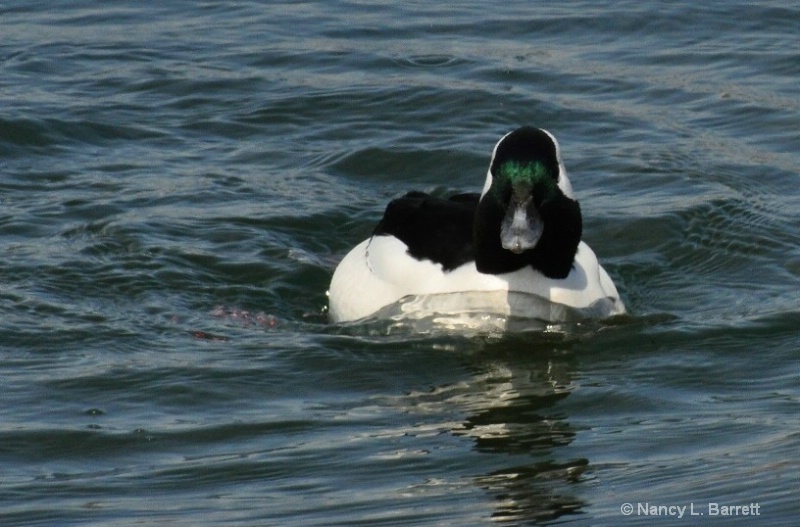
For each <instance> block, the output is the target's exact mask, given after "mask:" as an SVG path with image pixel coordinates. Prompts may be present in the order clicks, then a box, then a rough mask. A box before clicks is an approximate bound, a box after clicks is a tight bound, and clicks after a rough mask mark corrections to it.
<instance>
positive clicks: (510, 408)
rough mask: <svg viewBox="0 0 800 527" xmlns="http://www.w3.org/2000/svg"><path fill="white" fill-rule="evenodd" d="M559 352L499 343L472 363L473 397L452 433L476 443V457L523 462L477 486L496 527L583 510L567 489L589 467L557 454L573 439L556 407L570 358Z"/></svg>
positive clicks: (565, 390)
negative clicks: (488, 499) (491, 506)
mask: <svg viewBox="0 0 800 527" xmlns="http://www.w3.org/2000/svg"><path fill="white" fill-rule="evenodd" d="M558 347H559V346H557V347H556V348H555V349H554V348H553V347H552V345H551V344H550V343H547V342H530V341H528V342H525V339H519V340H516V341H509V342H498V343H496V344H494V345H492V346H490V347H488V349H487V350H486V351H485V352H484V353H481V354H480V355H479V356H477V357H475V359H474V362H473V368H474V370H475V379H476V380H477V379H479V382H478V383H477V385H476V389H477V390H476V392H477V393H476V397H475V398H474V401H473V404H472V405H471V408H470V409H471V413H470V415H469V417H468V418H467V419H466V420H465V421H464V423H463V425H462V427H461V428H460V429H456V430H454V431H453V432H454V433H455V434H457V435H463V436H467V437H470V438H471V439H473V440H474V442H475V448H476V449H477V450H478V451H480V452H486V453H493V454H504V455H509V454H511V455H513V456H514V458H520V459H519V461H520V463H515V464H513V465H510V466H506V467H501V468H498V469H497V470H495V471H492V472H490V473H488V474H486V475H483V476H478V477H476V478H475V483H476V484H477V485H479V486H480V487H482V488H484V489H485V490H486V491H487V492H489V494H490V495H491V496H492V497H493V498H494V500H495V503H496V505H495V506H496V511H495V513H494V514H493V519H495V520H496V521H498V522H509V523H515V524H525V523H539V522H541V521H546V520H552V519H554V518H558V517H560V516H562V515H564V514H570V513H577V512H579V511H580V509H581V508H582V507H583V506H584V503H583V502H582V501H581V500H580V499H578V498H577V497H576V496H574V494H573V492H572V490H573V489H572V488H571V486H572V485H573V484H574V483H576V482H578V481H580V479H581V476H582V474H583V472H584V471H585V470H586V467H587V466H588V464H589V461H588V460H587V459H566V460H565V459H562V456H560V455H559V452H558V449H559V447H563V446H565V445H568V444H569V443H571V442H572V440H573V439H574V437H575V433H576V432H575V430H574V429H573V427H572V426H570V424H569V422H568V420H567V416H566V415H565V414H564V413H563V412H561V411H559V409H558V406H557V403H558V402H559V401H561V400H563V399H564V398H566V397H568V396H569V394H570V392H571V390H572V388H573V385H572V375H571V372H572V371H573V369H574V364H573V363H574V358H572V356H571V355H570V354H569V353H568V352H567V351H566V350H563V349H562V350H559V349H558ZM537 348H541V349H537ZM481 395H482V396H481Z"/></svg>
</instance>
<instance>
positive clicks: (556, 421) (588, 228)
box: [0, 1, 800, 526]
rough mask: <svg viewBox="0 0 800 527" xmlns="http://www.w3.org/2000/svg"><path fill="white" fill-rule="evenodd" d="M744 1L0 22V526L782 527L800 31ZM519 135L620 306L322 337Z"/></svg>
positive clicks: (798, 436)
mask: <svg viewBox="0 0 800 527" xmlns="http://www.w3.org/2000/svg"><path fill="white" fill-rule="evenodd" d="M751 4H752V3H750V2H739V1H729V2H718V3H714V4H707V3H691V4H684V5H682V4H677V3H671V4H668V5H667V4H655V3H652V4H651V3H647V2H622V3H620V2H612V3H603V2H588V1H582V2H572V3H567V4H563V5H561V4H559V5H555V4H547V5H544V4H542V5H533V4H531V3H529V2H504V3H502V4H499V3H498V4H497V5H495V6H491V5H487V4H486V2H462V3H460V4H459V5H458V6H456V7H450V6H445V5H435V6H434V5H433V4H427V3H412V4H398V5H383V4H381V3H377V2H336V3H331V2H287V3H275V2H270V3H259V2H245V1H233V2H226V3H216V2H162V3H160V4H157V5H155V4H153V5H145V4H143V3H141V2H115V3H113V5H112V4H108V5H106V4H103V5H102V6H98V4H96V3H95V2H82V1H65V2H59V3H58V5H57V6H55V5H51V4H49V3H39V2H21V1H11V2H5V3H4V4H3V6H2V7H0V21H2V26H1V27H2V39H0V202H1V203H2V208H1V209H0V240H1V241H2V247H3V258H2V260H1V261H0V276H2V287H1V288H0V314H1V316H2V319H1V320H2V322H0V354H1V355H0V356H1V357H2V360H1V361H0V375H2V380H3V394H2V406H0V416H1V417H2V419H1V420H0V463H1V464H2V471H0V523H2V524H3V525H6V526H13V525H20V526H23V525H24V526H33V525H47V526H50V525H54V526H56V525H57V526H69V525H81V526H84V525H97V526H101V525H102V526H105V525H114V526H122V525H134V524H135V525H159V526H161V525H187V526H189V525H191V526H198V525H201V526H202V525H214V526H220V525H225V526H236V525H241V526H256V525H258V526H263V525H303V526H310V525H321V526H322V525H382V526H385V525H404V526H408V525H420V526H421V525H425V526H430V525H493V524H500V525H537V524H543V525H555V524H558V525H651V524H659V525H707V524H708V525H710V524H715V525H717V524H718V525H755V524H756V523H761V522H765V523H764V524H765V525H766V524H768V525H787V526H788V525H795V524H796V522H797V517H798V515H799V514H800V507H798V505H797V500H796V494H797V489H798V483H799V482H800V479H799V478H798V470H799V469H800V463H798V461H797V452H798V448H799V447H800V433H799V432H798V419H797V415H798V408H799V407H798V401H799V400H800V381H799V379H800V375H799V374H800V369H798V345H799V344H800V329H798V328H800V302H798V294H797V293H798V284H800V234H798V230H797V225H798V222H799V221H800V212H799V209H798V208H797V205H796V204H797V202H798V198H799V197H800V191H798V188H799V187H798V185H797V173H798V168H799V167H800V154H798V145H800V132H798V122H800V120H799V119H800V97H798V89H797V79H798V78H799V77H800V61H798V55H799V54H800V44H798V40H797V29H798V26H797V20H799V19H800V10H799V9H798V8H797V6H796V5H795V4H794V3H792V2H788V1H773V2H760V3H758V5H751ZM520 124H531V125H536V126H542V127H545V128H547V129H549V130H550V131H552V132H553V133H554V134H555V135H556V137H558V138H559V140H560V142H561V145H562V150H563V154H564V158H565V162H566V164H567V168H568V170H569V172H570V174H571V179H572V183H573V186H574V187H575V191H576V194H577V196H578V198H579V199H580V201H581V206H582V209H583V212H584V225H585V228H584V230H585V239H586V241H587V242H588V243H589V244H590V245H591V246H592V247H593V248H594V250H595V251H596V252H597V254H598V255H599V256H600V259H601V261H602V263H603V265H604V267H605V268H606V269H607V270H608V271H609V272H610V274H611V275H612V276H613V278H614V280H615V282H616V284H617V286H618V288H619V289H620V292H621V293H622V295H623V297H624V299H625V301H626V304H627V306H628V308H629V310H630V311H631V313H632V314H631V316H629V317H622V318H621V319H619V320H613V321H609V322H605V323H597V324H588V325H585V324H584V325H571V326H569V327H567V328H563V329H564V331H562V332H554V333H543V332H538V331H528V332H519V333H513V334H508V335H505V336H500V335H466V334H464V335H460V334H457V333H446V332H438V333H437V332H433V333H427V334H415V333H413V332H409V331H403V330H402V329H400V330H397V329H396V328H394V327H390V326H386V325H381V324H373V325H366V326H363V327H349V326H345V327H337V326H333V325H329V324H327V323H326V320H325V315H324V313H323V311H322V310H323V308H324V306H325V303H326V297H325V290H326V288H327V284H328V281H329V279H330V276H331V273H332V271H333V268H334V266H335V264H336V262H337V261H338V260H339V259H340V258H341V257H342V256H343V255H344V254H345V253H346V251H347V250H348V249H349V248H350V247H352V246H354V245H355V244H356V243H358V242H359V241H360V240H362V239H363V238H364V237H365V236H366V235H367V234H368V233H369V232H370V230H371V228H372V226H373V225H374V223H375V221H376V220H377V219H378V218H379V217H380V215H381V213H382V210H383V207H384V206H385V204H386V202H387V201H388V200H389V199H391V198H393V197H396V196H398V195H400V194H402V193H404V192H405V191H407V190H410V189H419V190H424V191H432V192H437V193H445V192H450V191H476V190H477V189H479V188H480V186H481V185H482V183H483V175H484V174H485V170H486V166H487V163H488V158H489V154H490V152H491V148H492V146H493V145H494V143H495V141H496V140H497V139H498V138H499V137H500V136H501V135H502V134H504V133H505V132H507V131H509V130H511V129H512V128H514V127H516V126H517V125H520ZM625 503H630V504H631V505H632V506H633V507H634V509H633V513H632V514H631V515H629V516H624V515H623V514H622V512H621V507H622V506H623V504H625ZM709 503H718V504H720V505H734V506H736V505H740V506H744V505H747V506H749V505H750V504H754V505H755V504H757V505H758V508H757V509H756V508H750V509H748V512H758V513H759V517H758V518H753V517H751V516H742V515H739V516H732V517H725V518H723V517H711V516H710V514H711V513H712V512H714V510H716V509H714V508H713V506H710V505H709ZM690 505H693V506H694V512H696V513H699V512H702V513H704V515H703V516H690V515H689V511H690V510H691V509H688V508H687V509H685V512H684V514H685V516H684V517H683V518H680V519H679V518H677V516H667V517H659V518H653V517H652V516H649V515H647V514H645V512H648V513H649V512H650V509H647V508H645V509H643V510H642V509H640V507H645V506H656V507H657V506H663V507H664V508H663V509H661V510H663V511H664V514H669V511H670V509H668V507H669V506H673V509H671V510H672V512H673V513H674V514H677V509H676V507H683V506H686V507H688V506H690ZM658 510H659V509H657V508H656V512H658ZM731 510H735V509H731ZM738 511H739V513H740V514H741V513H742V511H743V509H741V508H740V509H738ZM754 520H757V521H754Z"/></svg>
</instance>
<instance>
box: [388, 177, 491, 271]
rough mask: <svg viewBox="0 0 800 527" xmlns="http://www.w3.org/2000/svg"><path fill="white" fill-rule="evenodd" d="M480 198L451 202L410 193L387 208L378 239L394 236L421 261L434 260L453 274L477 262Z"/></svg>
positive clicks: (455, 198)
mask: <svg viewBox="0 0 800 527" xmlns="http://www.w3.org/2000/svg"><path fill="white" fill-rule="evenodd" d="M479 199H480V195H479V194H473V193H470V194H456V195H455V196H451V197H450V198H449V199H442V198H435V197H433V196H430V195H428V194H425V193H424V192H409V193H408V194H406V195H405V196H403V197H402V198H398V199H396V200H394V201H392V202H391V203H389V205H388V206H387V207H386V212H384V214H383V219H381V221H380V223H378V226H377V227H375V232H373V235H374V236H382V235H383V236H394V237H396V238H398V239H399V240H401V241H402V242H403V243H405V244H406V245H407V246H408V253H409V254H410V255H411V256H413V257H414V258H416V259H418V260H430V261H432V262H434V263H438V264H441V265H442V267H443V268H444V270H445V271H451V270H453V269H455V268H457V267H459V266H461V265H463V264H465V263H467V262H470V261H472V260H474V259H475V249H474V244H473V220H474V218H475V209H476V208H477V206H478V200H479Z"/></svg>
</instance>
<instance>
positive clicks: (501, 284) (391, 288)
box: [328, 126, 625, 324]
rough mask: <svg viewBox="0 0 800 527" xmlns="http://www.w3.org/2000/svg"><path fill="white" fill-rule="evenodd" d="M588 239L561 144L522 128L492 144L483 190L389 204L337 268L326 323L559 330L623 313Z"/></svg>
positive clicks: (415, 196)
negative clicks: (524, 325)
mask: <svg viewBox="0 0 800 527" xmlns="http://www.w3.org/2000/svg"><path fill="white" fill-rule="evenodd" d="M582 234H583V220H582V216H581V209H580V205H579V203H578V201H577V200H576V199H575V196H574V193H573V189H572V185H571V183H570V180H569V178H568V177H567V172H566V169H565V168H564V163H563V161H562V158H561V150H560V147H559V144H558V141H557V140H556V138H555V136H553V134H551V133H550V132H548V131H546V130H544V129H541V128H535V127H532V126H523V127H520V128H517V129H515V130H513V131H511V132H509V133H507V134H505V135H504V136H503V137H501V138H500V140H499V141H498V142H497V144H496V145H495V147H494V149H493V151H492V156H491V160H490V162H489V169H488V171H487V173H486V180H485V182H484V185H483V189H482V191H481V192H480V193H457V194H454V195H451V196H449V197H438V196H433V195H430V194H428V193H425V192H420V191H411V192H408V193H406V194H405V195H404V196H402V197H399V198H397V199H394V200H393V201H391V202H390V203H389V204H388V206H387V207H386V210H385V212H384V214H383V217H382V218H381V220H380V221H379V222H378V224H377V226H376V227H375V228H374V230H373V232H372V235H371V236H370V237H369V238H367V239H366V240H364V241H362V242H361V243H359V244H358V245H356V246H355V247H354V248H353V249H352V250H350V251H349V252H348V253H347V255H346V256H345V257H344V258H343V259H342V260H341V262H340V263H339V264H338V266H337V267H336V269H335V271H334V273H333V276H332V278H331V282H330V287H329V288H328V316H329V319H330V320H331V322H334V323H348V322H358V321H364V320H369V319H381V318H391V319H398V318H412V319H413V318H423V317H431V316H432V317H437V316H440V317H441V316H444V317H445V319H447V320H451V319H452V317H457V316H460V315H469V316H472V317H478V318H479V319H484V320H485V319H491V320H507V319H509V318H510V317H513V318H515V319H522V320H526V319H529V320H537V321H540V322H544V323H547V324H556V323H561V322H571V321H575V320H583V319H589V318H592V319H602V318H607V317H611V316H614V315H619V314H622V313H625V305H624V303H623V302H622V300H621V298H620V295H619V293H618V292H617V288H616V286H615V285H614V282H613V281H612V279H611V277H610V276H609V274H608V273H607V272H606V271H605V269H603V267H602V266H601V265H600V263H599V262H598V259H597V256H596V255H595V253H594V251H592V249H591V248H590V247H589V246H588V245H587V244H586V243H585V242H583V241H582V239H581V237H582ZM447 317H450V318H447Z"/></svg>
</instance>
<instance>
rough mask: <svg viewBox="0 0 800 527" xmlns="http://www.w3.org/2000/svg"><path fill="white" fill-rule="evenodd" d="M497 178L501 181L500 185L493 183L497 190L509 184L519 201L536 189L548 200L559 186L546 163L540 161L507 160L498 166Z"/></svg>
mask: <svg viewBox="0 0 800 527" xmlns="http://www.w3.org/2000/svg"><path fill="white" fill-rule="evenodd" d="M495 179H496V180H498V182H499V183H500V184H499V185H493V186H494V187H495V190H496V191H500V190H501V189H502V188H503V187H504V186H505V185H506V184H508V185H510V186H511V189H512V192H513V193H514V197H515V198H516V199H517V200H519V201H522V200H523V199H524V197H525V196H528V195H530V194H532V193H533V192H534V190H535V191H536V192H537V193H539V194H540V196H541V197H542V198H543V199H544V200H547V199H548V198H550V197H551V195H552V193H553V192H556V189H557V188H558V184H557V182H556V180H555V179H554V178H553V175H552V174H551V173H550V171H549V170H548V169H547V167H546V166H545V165H544V163H541V162H539V161H533V162H530V163H519V162H517V161H506V162H505V163H503V164H502V165H500V166H499V167H498V169H497V174H495Z"/></svg>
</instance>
